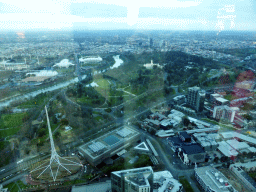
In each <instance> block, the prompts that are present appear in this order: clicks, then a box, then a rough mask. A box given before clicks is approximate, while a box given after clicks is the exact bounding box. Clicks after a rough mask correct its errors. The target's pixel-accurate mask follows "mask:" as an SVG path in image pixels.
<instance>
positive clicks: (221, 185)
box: [195, 166, 236, 192]
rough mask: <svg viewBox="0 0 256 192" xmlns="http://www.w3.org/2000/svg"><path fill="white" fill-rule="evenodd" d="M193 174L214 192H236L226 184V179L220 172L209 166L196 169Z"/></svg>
mask: <svg viewBox="0 0 256 192" xmlns="http://www.w3.org/2000/svg"><path fill="white" fill-rule="evenodd" d="M195 172H196V174H197V175H198V176H199V177H200V178H201V180H203V182H204V183H205V184H206V185H207V186H209V188H210V189H211V190H213V191H215V192H230V191H234V192H236V190H235V189H234V188H233V187H232V185H231V184H230V183H229V182H228V179H227V178H226V177H225V176H224V175H223V174H222V173H221V172H220V171H218V170H217V169H215V168H213V167H211V166H206V167H199V168H196V169H195Z"/></svg>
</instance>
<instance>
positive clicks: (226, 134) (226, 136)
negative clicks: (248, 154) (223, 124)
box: [221, 131, 256, 145]
mask: <svg viewBox="0 0 256 192" xmlns="http://www.w3.org/2000/svg"><path fill="white" fill-rule="evenodd" d="M221 135H222V137H223V138H224V139H232V138H235V137H237V138H239V139H241V140H243V141H246V142H249V143H252V144H254V145H256V139H254V138H252V137H249V136H246V135H243V134H240V133H237V132H235V131H228V132H223V133H221Z"/></svg>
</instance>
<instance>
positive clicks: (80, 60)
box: [79, 56, 102, 63]
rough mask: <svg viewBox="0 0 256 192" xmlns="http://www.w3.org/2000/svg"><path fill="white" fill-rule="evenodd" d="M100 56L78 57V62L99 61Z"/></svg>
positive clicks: (100, 59)
mask: <svg viewBox="0 0 256 192" xmlns="http://www.w3.org/2000/svg"><path fill="white" fill-rule="evenodd" d="M101 61H102V58H101V57H99V56H98V57H87V58H83V57H81V58H79V62H81V63H98V62H101Z"/></svg>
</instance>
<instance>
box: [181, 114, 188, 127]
mask: <svg viewBox="0 0 256 192" xmlns="http://www.w3.org/2000/svg"><path fill="white" fill-rule="evenodd" d="M182 122H183V125H184V126H186V127H187V126H188V125H189V124H190V121H189V119H188V116H184V117H182Z"/></svg>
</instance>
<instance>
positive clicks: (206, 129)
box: [186, 125, 220, 134]
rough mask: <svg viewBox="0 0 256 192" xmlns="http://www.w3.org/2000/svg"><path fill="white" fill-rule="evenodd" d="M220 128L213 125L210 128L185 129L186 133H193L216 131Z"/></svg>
mask: <svg viewBox="0 0 256 192" xmlns="http://www.w3.org/2000/svg"><path fill="white" fill-rule="evenodd" d="M219 129H220V126H218V125H215V126H213V127H212V128H205V129H193V130H188V131H186V132H187V133H188V134H193V133H217V132H218V131H219Z"/></svg>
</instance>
